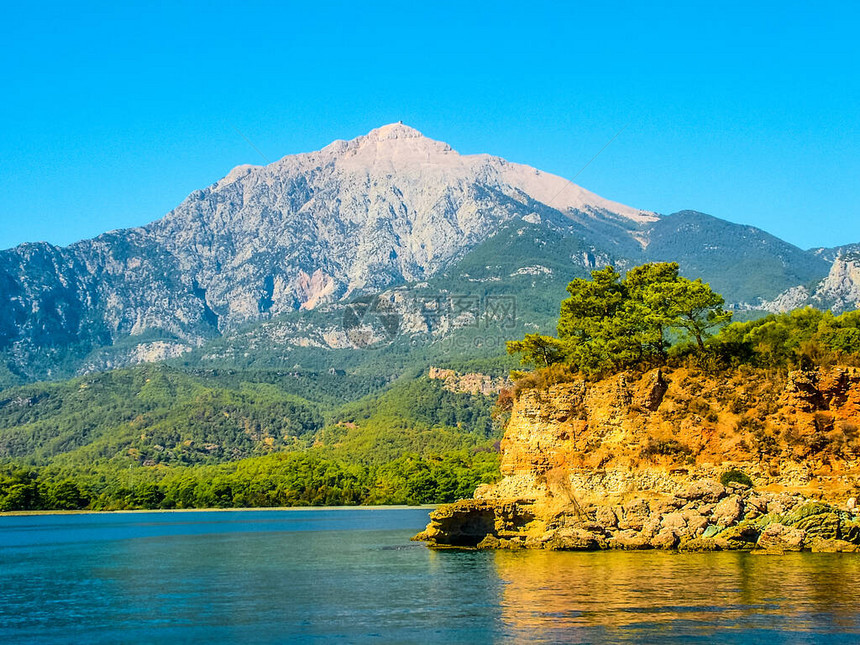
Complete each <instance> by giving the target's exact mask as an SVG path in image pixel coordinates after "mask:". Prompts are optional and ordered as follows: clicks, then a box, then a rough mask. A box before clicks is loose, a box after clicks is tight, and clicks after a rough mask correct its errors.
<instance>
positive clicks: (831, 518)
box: [791, 513, 842, 541]
mask: <svg viewBox="0 0 860 645" xmlns="http://www.w3.org/2000/svg"><path fill="white" fill-rule="evenodd" d="M791 526H794V527H795V528H798V529H800V530H802V531H805V532H806V535H807V537H808V539H809V540H810V541H812V540H838V539H841V537H842V535H841V531H840V519H839V515H838V514H837V513H821V514H819V515H809V516H807V517H804V518H803V519H801V520H799V521H797V522H794V523H792V524H791Z"/></svg>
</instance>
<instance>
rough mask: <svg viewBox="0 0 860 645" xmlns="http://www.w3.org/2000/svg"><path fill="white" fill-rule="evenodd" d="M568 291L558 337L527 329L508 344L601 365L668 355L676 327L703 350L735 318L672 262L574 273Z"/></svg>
mask: <svg viewBox="0 0 860 645" xmlns="http://www.w3.org/2000/svg"><path fill="white" fill-rule="evenodd" d="M567 292H568V294H569V296H568V298H566V299H565V300H564V301H563V302H562V303H561V310H560V314H559V321H558V338H551V337H547V336H540V335H538V334H529V335H527V336H526V337H525V338H524V339H523V340H521V341H513V342H510V343H508V352H510V353H518V354H522V355H523V362H524V363H532V364H534V365H536V366H538V367H546V366H548V365H550V364H552V363H555V362H559V361H564V362H567V363H568V364H570V365H572V366H573V367H575V368H577V369H579V370H581V371H583V372H586V373H592V374H593V373H600V372H604V371H609V370H619V369H626V368H628V367H632V366H636V365H642V364H648V363H661V362H663V361H665V359H666V356H667V349H668V347H669V345H670V342H669V337H670V335H671V334H674V335H675V336H677V335H688V336H689V337H691V338H692V339H693V340H695V343H696V347H697V349H698V351H699V352H703V351H705V340H706V339H707V338H708V336H709V334H710V332H711V330H712V329H714V328H715V327H719V326H722V325H724V324H725V323H727V322H728V321H729V320H730V319H731V312H727V311H725V310H724V309H723V305H724V303H725V301H724V300H723V297H722V296H720V295H719V294H717V293H715V292H714V291H712V290H711V288H710V286H709V285H707V284H705V283H703V282H702V281H701V280H688V279H687V278H684V277H681V276H680V275H679V274H678V264H677V263H675V262H656V263H650V264H645V265H642V266H639V267H635V268H633V269H631V270H630V271H628V273H627V275H626V276H625V277H624V278H623V279H622V277H621V275H620V274H619V273H618V272H617V271H616V270H615V268H614V267H611V266H609V267H606V268H605V269H600V270H598V271H593V272H592V273H591V279H590V280H586V279H583V278H577V279H575V280H573V281H571V283H570V284H569V285H568V286H567Z"/></svg>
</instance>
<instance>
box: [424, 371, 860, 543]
mask: <svg viewBox="0 0 860 645" xmlns="http://www.w3.org/2000/svg"><path fill="white" fill-rule="evenodd" d="M501 450H502V461H501V473H502V479H501V480H500V481H499V482H498V483H496V484H492V485H488V486H483V487H481V488H479V489H478V490H477V491H476V492H475V496H474V498H473V499H471V500H464V501H461V502H457V503H456V504H452V505H447V506H443V507H440V508H439V509H437V510H436V511H434V513H433V514H431V523H430V525H428V527H427V529H426V530H425V531H424V532H423V533H421V534H419V535H418V536H416V539H421V540H424V541H427V542H428V543H429V544H430V545H432V546H479V547H487V548H498V547H507V548H517V547H531V548H570V549H585V548H653V547H662V548H688V549H695V550H704V549H725V548H754V547H757V548H768V549H781V548H797V549H810V548H815V549H817V550H827V549H829V550H853V549H854V548H855V546H854V543H855V542H860V524H856V526H855V520H856V521H860V517H858V516H857V515H855V506H856V502H855V499H854V497H855V494H856V493H857V492H860V489H858V481H860V480H858V475H860V369H858V368H847V367H831V368H820V369H817V370H814V371H798V372H791V373H789V374H787V375H785V374H770V373H767V372H764V371H761V370H753V369H746V368H741V369H740V370H737V371H734V372H731V373H728V374H725V375H722V376H713V375H708V374H705V373H702V372H697V371H695V370H688V369H676V370H670V371H661V370H653V371H651V372H648V373H645V374H641V375H635V374H630V373H622V374H618V375H615V376H613V377H611V378H607V379H604V380H601V381H597V382H588V381H585V380H575V381H572V382H567V383H560V384H556V385H551V386H548V387H544V388H540V389H528V390H524V391H522V392H520V393H519V395H518V396H517V397H516V399H515V401H514V403H513V408H512V410H511V418H510V421H509V422H508V424H507V427H506V430H505V436H504V439H503V441H502V444H501ZM730 471H740V476H738V473H735V476H733V477H730V476H728V475H727V473H729V472H730ZM744 475H745V476H746V477H744ZM721 479H722V481H723V482H724V483H720V480H721ZM792 513H794V514H795V515H797V517H795V516H794V515H792ZM809 518H813V519H811V520H810V519H809ZM834 518H835V519H834ZM819 521H823V522H825V524H827V523H828V522H829V524H828V526H829V527H830V528H829V529H828V530H825V531H821V530H818V528H819V527H818V524H817V523H818V522H819ZM801 533H802V535H801Z"/></svg>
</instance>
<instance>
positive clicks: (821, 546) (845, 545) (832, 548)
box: [810, 540, 860, 553]
mask: <svg viewBox="0 0 860 645" xmlns="http://www.w3.org/2000/svg"><path fill="white" fill-rule="evenodd" d="M810 548H811V549H812V552H813V553H856V552H857V551H858V550H860V546H857V545H856V544H852V543H851V542H846V541H845V540H813V541H812V543H811V545H810Z"/></svg>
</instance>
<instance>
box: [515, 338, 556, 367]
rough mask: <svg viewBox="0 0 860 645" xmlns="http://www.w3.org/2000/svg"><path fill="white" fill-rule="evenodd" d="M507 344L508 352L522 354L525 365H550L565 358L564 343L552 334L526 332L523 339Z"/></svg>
mask: <svg viewBox="0 0 860 645" xmlns="http://www.w3.org/2000/svg"><path fill="white" fill-rule="evenodd" d="M505 345H506V347H507V350H508V354H522V363H523V365H535V366H537V367H549V366H550V365H552V364H553V363H558V362H559V361H561V360H563V359H564V344H563V343H562V342H561V341H560V340H559V339H558V338H553V337H552V336H542V335H541V334H526V337H525V338H523V339H522V340H510V341H508V342H507V343H506V344H505Z"/></svg>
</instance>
